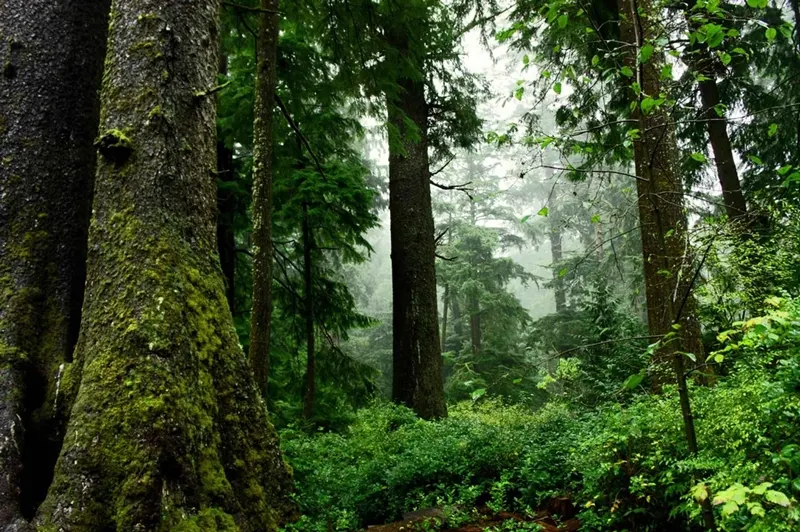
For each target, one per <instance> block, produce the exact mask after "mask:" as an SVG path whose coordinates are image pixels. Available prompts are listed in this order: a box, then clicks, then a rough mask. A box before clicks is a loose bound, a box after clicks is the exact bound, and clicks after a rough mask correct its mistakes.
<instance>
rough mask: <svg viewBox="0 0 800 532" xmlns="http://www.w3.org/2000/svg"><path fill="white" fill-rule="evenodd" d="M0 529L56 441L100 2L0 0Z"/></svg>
mask: <svg viewBox="0 0 800 532" xmlns="http://www.w3.org/2000/svg"><path fill="white" fill-rule="evenodd" d="M0 12H1V14H0V64H2V65H3V66H2V69H0V529H4V530H5V527H6V526H8V525H10V524H11V523H12V522H15V521H17V520H19V521H18V524H17V525H16V526H18V527H20V528H21V527H23V526H25V525H24V524H23V521H22V519H21V518H22V517H25V518H31V517H32V516H33V514H34V513H35V511H36V508H37V507H38V505H39V504H40V503H41V501H42V500H43V499H44V496H45V494H46V492H47V488H48V485H49V484H50V481H51V479H52V475H53V467H54V465H55V461H56V458H57V457H58V453H59V450H60V448H61V442H62V439H63V435H64V426H65V423H66V419H67V418H68V416H69V411H70V408H71V399H72V396H71V395H65V393H62V392H66V391H67V390H66V386H65V385H64V384H63V383H62V382H61V380H60V379H61V377H62V375H63V374H64V373H65V371H66V368H67V367H68V366H70V363H71V361H72V357H73V349H74V346H75V342H76V341H77V336H78V330H79V327H80V317H81V305H82V302H83V290H84V283H85V276H86V241H87V232H88V229H89V217H90V213H91V208H92V191H93V189H94V167H95V162H96V154H95V150H94V147H93V145H92V144H93V142H94V138H95V136H96V134H97V121H98V118H99V98H98V96H97V92H98V89H99V87H100V81H101V77H102V68H103V58H104V50H105V41H106V32H107V27H108V12H109V0H87V1H85V2H71V1H66V0H50V1H47V2H45V1H32V0H5V1H4V2H2V5H1V6H0Z"/></svg>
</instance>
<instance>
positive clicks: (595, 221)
mask: <svg viewBox="0 0 800 532" xmlns="http://www.w3.org/2000/svg"><path fill="white" fill-rule="evenodd" d="M592 223H593V224H599V223H600V215H599V214H593V215H592Z"/></svg>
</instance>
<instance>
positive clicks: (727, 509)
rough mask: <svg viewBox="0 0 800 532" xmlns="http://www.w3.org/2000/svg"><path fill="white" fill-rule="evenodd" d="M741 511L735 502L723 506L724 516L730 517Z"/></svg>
mask: <svg viewBox="0 0 800 532" xmlns="http://www.w3.org/2000/svg"><path fill="white" fill-rule="evenodd" d="M738 511H739V505H738V504H736V503H735V502H733V501H728V502H726V503H725V504H724V505H723V506H722V515H724V516H726V517H727V516H729V515H732V514H735V513H736V512H738Z"/></svg>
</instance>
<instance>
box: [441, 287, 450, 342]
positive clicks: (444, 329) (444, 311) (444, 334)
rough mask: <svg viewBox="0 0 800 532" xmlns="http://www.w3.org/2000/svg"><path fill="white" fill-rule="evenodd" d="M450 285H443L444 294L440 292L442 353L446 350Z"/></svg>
mask: <svg viewBox="0 0 800 532" xmlns="http://www.w3.org/2000/svg"><path fill="white" fill-rule="evenodd" d="M449 296H450V285H444V294H442V353H444V352H445V351H447V349H446V347H445V344H446V343H447V306H448V305H449V304H450V297H449Z"/></svg>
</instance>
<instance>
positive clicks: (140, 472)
mask: <svg viewBox="0 0 800 532" xmlns="http://www.w3.org/2000/svg"><path fill="white" fill-rule="evenodd" d="M219 5H220V3H219V2H218V1H209V2H192V3H187V2H182V1H179V0H114V2H113V5H112V10H111V12H112V20H111V25H110V30H109V41H108V54H107V59H106V71H105V75H104V81H103V89H102V95H101V99H102V113H101V122H100V124H101V127H100V132H101V134H100V139H99V140H98V142H97V146H98V149H99V151H100V157H99V159H98V169H97V179H96V194H95V200H94V208H93V217H92V223H91V229H90V234H89V255H88V270H87V272H88V273H87V283H86V299H85V302H84V307H83V319H82V323H81V331H80V337H79V340H78V345H77V347H76V351H75V362H74V363H73V364H72V368H71V371H70V372H69V373H65V375H64V376H63V377H62V384H61V385H62V388H64V387H66V388H73V387H75V388H77V396H76V399H75V403H74V407H73V408H72V412H71V417H70V420H69V425H68V428H67V433H66V436H65V439H64V441H65V442H67V444H65V445H64V447H63V448H62V450H61V455H60V457H59V460H58V463H57V465H56V469H55V474H54V478H53V482H52V484H51V486H50V489H49V491H48V494H47V498H46V499H45V501H44V502H43V504H42V505H41V506H40V508H39V511H38V514H37V524H38V525H39V526H40V529H46V530H72V531H84V530H85V531H96V530H120V531H122V530H131V531H132V530H153V531H166V530H200V529H202V530H207V529H213V528H218V529H219V528H226V529H234V528H237V529H239V530H242V531H248V532H249V531H259V532H260V531H264V530H274V529H275V528H276V526H277V524H278V522H279V521H282V520H284V519H286V518H288V517H290V516H292V515H293V514H294V513H295V506H294V503H292V502H291V486H292V483H291V477H290V474H289V472H288V471H287V468H286V466H285V464H284V462H283V460H282V458H281V455H280V450H279V446H278V439H277V435H276V433H275V431H274V430H273V429H272V427H271V425H270V424H269V422H268V420H267V413H266V408H265V406H264V402H263V401H262V400H261V398H260V397H259V393H258V389H257V387H256V385H255V383H254V381H253V379H252V376H251V373H250V371H249V369H248V367H247V361H246V359H245V357H244V354H243V353H242V351H241V349H240V348H239V345H238V339H237V337H236V332H235V331H234V328H233V322H232V318H231V314H230V312H229V311H227V310H226V309H227V305H226V302H225V290H224V285H223V280H222V276H221V274H220V269H219V258H218V256H217V252H216V235H215V233H216V227H215V225H216V220H215V212H214V210H215V208H214V198H215V195H216V183H215V180H214V179H213V177H212V176H213V173H214V167H215V165H214V162H215V161H214V151H215V143H216V140H215V137H216V135H215V131H214V118H215V109H214V108H215V104H214V98H213V96H208V95H204V91H206V90H208V89H211V88H212V87H213V86H214V83H215V78H216V75H217V52H218V46H217V40H218V38H219V30H218V27H217V23H218V15H219Z"/></svg>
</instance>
